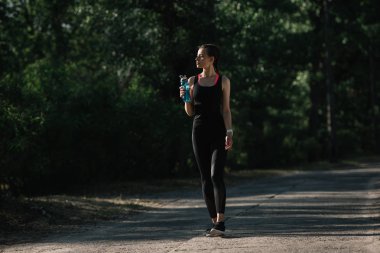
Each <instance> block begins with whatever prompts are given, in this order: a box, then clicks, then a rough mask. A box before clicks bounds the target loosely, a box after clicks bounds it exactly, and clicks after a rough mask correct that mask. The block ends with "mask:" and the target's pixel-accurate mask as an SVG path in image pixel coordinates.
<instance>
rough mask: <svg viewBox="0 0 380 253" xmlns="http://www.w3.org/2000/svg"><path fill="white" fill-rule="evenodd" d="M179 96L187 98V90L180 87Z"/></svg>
mask: <svg viewBox="0 0 380 253" xmlns="http://www.w3.org/2000/svg"><path fill="white" fill-rule="evenodd" d="M179 96H180V97H181V98H182V97H184V96H185V89H184V88H183V86H180V87H179Z"/></svg>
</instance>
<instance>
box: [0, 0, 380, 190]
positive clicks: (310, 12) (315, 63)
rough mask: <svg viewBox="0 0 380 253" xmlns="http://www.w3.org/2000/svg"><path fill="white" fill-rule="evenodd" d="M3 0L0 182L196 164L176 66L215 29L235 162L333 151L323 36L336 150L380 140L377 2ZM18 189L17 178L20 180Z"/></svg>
mask: <svg viewBox="0 0 380 253" xmlns="http://www.w3.org/2000/svg"><path fill="white" fill-rule="evenodd" d="M327 2H328V8H329V9H328V10H327V11H328V13H329V16H330V22H329V23H328V24H325V23H324V22H325V20H324V13H325V11H326V10H325V9H324V6H323V1H311V0H308V1H302V0H291V1H285V0H281V1H262V0H252V1H240V0H223V1H214V0H207V1H185V2H184V1H178V0H171V1H150V0H145V1H132V0H126V1H118V2H117V3H112V2H109V1H103V0H100V1H46V0H38V1H13V0H7V1H2V2H1V3H0V65H1V69H0V140H1V141H0V183H2V182H3V181H6V182H10V183H11V184H14V185H16V184H17V185H18V186H21V188H22V189H23V191H24V193H32V192H41V191H50V190H59V189H63V188H64V187H67V186H71V185H72V184H80V183H87V182H96V181H104V180H112V181H114V180H124V179H131V178H132V179H133V178H139V177H172V176H178V175H189V174H191V173H193V172H194V171H195V170H194V169H193V168H194V162H193V155H192V149H191V119H190V118H188V117H187V116H186V115H185V112H184V111H183V106H182V104H181V101H180V99H179V98H178V81H179V80H178V75H179V74H187V75H193V74H196V73H197V71H198V70H196V69H195V68H194V56H195V54H196V48H197V46H198V45H200V44H202V43H205V42H213V43H217V44H219V45H220V46H221V49H222V57H221V72H222V74H225V75H227V76H228V77H229V78H230V79H231V85H232V93H231V108H232V116H233V126H234V129H235V137H234V142H235V143H234V149H233V151H232V152H230V153H229V160H228V163H229V164H228V166H229V167H231V168H233V169H234V168H240V167H244V168H247V167H248V168H256V167H268V166H280V165H281V166H282V165H289V164H294V163H300V162H306V161H312V160H316V159H324V158H327V157H328V149H329V144H328V143H329V141H328V140H329V139H328V135H329V131H328V129H327V123H326V113H327V109H326V108H327V102H326V94H327V89H326V86H325V81H326V74H325V73H326V72H325V67H326V61H325V59H326V53H325V52H326V47H327V45H326V41H325V37H324V35H327V37H328V44H329V47H330V52H331V55H330V59H331V62H330V65H331V80H332V83H333V84H334V87H335V89H334V92H333V97H334V98H335V106H334V108H333V110H334V116H335V120H336V146H337V155H338V156H341V157H343V156H347V155H350V154H358V153H363V152H374V153H376V152H378V151H379V148H380V147H379V145H378V143H379V138H380V131H379V126H378V125H379V104H378V97H379V90H378V89H377V88H376V87H377V86H378V85H379V82H378V80H379V79H380V78H379V76H378V72H377V71H376V70H377V69H378V65H379V59H380V52H379V48H380V37H379V34H380V32H379V29H380V21H379V19H378V12H379V7H380V6H379V3H378V1H373V0H365V1H364V0H363V1H354V0H350V1H345V2H339V1H327ZM13 188H17V187H16V186H14V187H13Z"/></svg>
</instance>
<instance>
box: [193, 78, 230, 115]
mask: <svg viewBox="0 0 380 253" xmlns="http://www.w3.org/2000/svg"><path fill="white" fill-rule="evenodd" d="M198 79H199V77H198V76H195V79H194V87H193V99H194V115H195V117H194V119H214V120H215V119H218V121H219V119H222V114H221V110H222V97H223V91H222V76H219V75H218V74H217V76H216V79H215V82H214V85H213V86H202V85H200V84H199V82H198Z"/></svg>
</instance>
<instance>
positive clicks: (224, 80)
mask: <svg viewBox="0 0 380 253" xmlns="http://www.w3.org/2000/svg"><path fill="white" fill-rule="evenodd" d="M221 76H222V81H223V82H229V81H230V79H229V78H228V77H227V76H225V75H221Z"/></svg>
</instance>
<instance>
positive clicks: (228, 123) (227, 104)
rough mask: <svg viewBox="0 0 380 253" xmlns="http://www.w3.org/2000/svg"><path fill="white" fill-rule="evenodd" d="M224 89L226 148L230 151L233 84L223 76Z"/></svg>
mask: <svg viewBox="0 0 380 253" xmlns="http://www.w3.org/2000/svg"><path fill="white" fill-rule="evenodd" d="M222 89H223V108H222V110H223V119H224V125H225V127H226V129H227V132H226V144H225V148H226V150H229V149H231V148H232V136H233V131H232V117H231V109H230V92H231V83H230V79H228V78H227V77H225V76H223V79H222Z"/></svg>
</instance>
